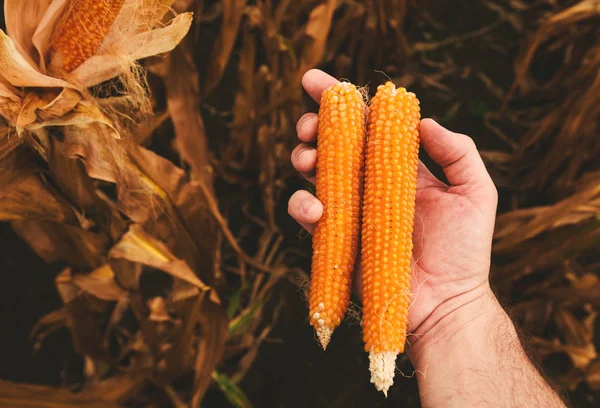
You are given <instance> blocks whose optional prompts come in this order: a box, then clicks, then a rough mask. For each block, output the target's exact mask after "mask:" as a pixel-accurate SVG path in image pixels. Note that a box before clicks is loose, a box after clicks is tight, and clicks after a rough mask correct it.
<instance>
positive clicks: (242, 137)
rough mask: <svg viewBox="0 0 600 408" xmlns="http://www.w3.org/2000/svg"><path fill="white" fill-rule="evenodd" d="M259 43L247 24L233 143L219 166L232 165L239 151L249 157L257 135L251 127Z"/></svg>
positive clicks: (237, 94) (234, 110)
mask: <svg viewBox="0 0 600 408" xmlns="http://www.w3.org/2000/svg"><path fill="white" fill-rule="evenodd" d="M256 49H257V41H256V38H255V37H254V34H253V32H252V29H251V28H250V25H249V24H248V23H246V24H244V27H243V31H242V49H241V51H240V56H239V62H238V68H237V83H238V86H237V89H236V93H235V101H234V104H233V123H232V129H231V134H230V136H229V138H230V141H229V143H227V144H226V145H225V151H224V152H223V153H222V156H221V160H220V164H221V165H222V166H223V165H225V166H230V164H231V163H232V161H233V160H234V158H235V157H236V156H237V154H238V152H239V151H240V150H241V151H242V155H243V158H244V159H243V161H244V162H245V161H246V160H247V158H248V151H249V149H250V143H251V141H252V136H253V135H254V134H255V129H253V126H249V123H251V122H252V121H253V120H254V119H255V116H256V110H257V106H256V104H255V96H254V92H255V88H254V82H255V66H256ZM223 170H224V169H221V171H223Z"/></svg>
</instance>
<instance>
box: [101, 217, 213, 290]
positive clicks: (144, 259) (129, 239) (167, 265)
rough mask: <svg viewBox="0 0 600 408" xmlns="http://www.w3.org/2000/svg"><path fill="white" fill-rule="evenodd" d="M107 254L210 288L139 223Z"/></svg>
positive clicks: (200, 287) (197, 285)
mask: <svg viewBox="0 0 600 408" xmlns="http://www.w3.org/2000/svg"><path fill="white" fill-rule="evenodd" d="M109 256H110V257H111V258H117V259H126V260H128V261H131V262H136V263H141V264H143V265H148V266H151V267H153V268H156V269H160V270H161V271H163V272H165V273H168V274H169V275H171V276H173V277H174V278H178V279H181V280H184V281H186V282H188V283H191V284H192V285H194V286H196V287H197V288H198V289H200V290H201V291H208V290H210V287H209V286H207V285H206V284H205V283H203V282H202V281H201V280H200V279H198V277H197V276H196V274H195V273H194V272H193V271H192V270H191V269H190V267H189V266H188V265H187V264H186V263H185V261H182V260H181V259H177V258H175V256H174V255H173V254H172V253H171V252H170V251H169V249H168V248H167V247H166V245H165V244H163V243H162V242H160V241H159V240H157V239H155V238H153V237H151V236H150V235H148V234H147V233H146V232H145V231H144V230H143V229H142V227H140V226H139V225H132V226H131V227H129V231H127V233H126V234H125V235H123V238H122V239H121V240H120V241H119V242H118V243H117V244H116V245H115V246H113V247H112V249H111V250H110V252H109Z"/></svg>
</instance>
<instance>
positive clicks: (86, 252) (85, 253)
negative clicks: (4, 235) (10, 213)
mask: <svg viewBox="0 0 600 408" xmlns="http://www.w3.org/2000/svg"><path fill="white" fill-rule="evenodd" d="M11 226H12V227H13V229H14V230H15V232H16V233H17V234H18V235H19V236H20V237H21V239H23V240H24V241H25V242H26V243H27V244H28V245H29V246H30V247H31V249H33V250H34V251H35V253H36V254H37V255H38V256H39V257H40V258H42V259H43V260H44V261H46V262H48V263H52V262H56V261H67V262H68V263H69V264H70V265H71V266H74V267H82V268H87V269H92V268H98V267H100V266H102V265H104V263H105V262H104V256H105V254H106V251H107V250H108V245H109V239H108V237H107V236H106V235H104V234H99V233H94V232H91V231H86V230H84V229H81V228H79V227H76V226H70V225H66V224H59V223H55V222H45V221H26V220H23V221H13V222H12V223H11Z"/></svg>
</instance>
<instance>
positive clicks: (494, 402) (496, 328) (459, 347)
mask: <svg viewBox="0 0 600 408" xmlns="http://www.w3.org/2000/svg"><path fill="white" fill-rule="evenodd" d="M461 296H463V297H462V298H461V297H457V298H455V299H452V300H450V301H448V302H445V304H443V305H441V306H440V307H439V308H438V309H436V311H435V312H434V313H433V314H432V315H431V316H430V318H428V319H427V321H426V322H425V323H424V324H423V325H422V327H420V328H419V329H418V330H416V333H415V335H416V336H418V333H419V332H421V333H425V334H424V335H423V337H421V338H420V339H418V340H416V341H415V342H414V344H413V346H411V347H410V348H409V351H408V352H409V356H410V357H411V360H412V362H413V365H414V366H415V369H416V370H417V378H418V382H419V392H420V394H421V402H422V405H423V407H448V406H460V407H463V406H475V405H479V406H500V407H524V406H544V407H564V404H563V402H562V401H561V399H560V398H559V397H558V395H556V393H555V392H554V391H553V390H552V389H551V388H550V386H549V385H548V384H547V383H546V381H544V379H543V378H542V376H541V375H540V374H539V373H538V372H537V370H536V369H535V367H533V365H532V364H531V362H530V361H529V359H528V358H527V356H526V354H525V352H524V350H523V347H522V345H521V343H520V341H519V338H518V335H517V332H516V330H515V327H514V325H513V323H512V322H511V320H510V318H509V317H508V316H507V315H506V313H505V312H504V311H503V310H502V307H501V306H500V305H499V303H498V301H497V300H496V298H495V296H494V295H493V294H492V292H491V290H489V288H488V287H487V286H486V287H485V288H482V290H481V291H479V293H472V294H465V295H461Z"/></svg>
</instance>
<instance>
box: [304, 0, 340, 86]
mask: <svg viewBox="0 0 600 408" xmlns="http://www.w3.org/2000/svg"><path fill="white" fill-rule="evenodd" d="M335 8H336V1H335V0H327V1H326V2H325V3H323V4H319V5H318V6H316V7H315V8H314V9H312V11H311V12H310V15H309V17H308V22H307V23H306V29H305V34H306V44H305V46H304V47H303V48H302V52H301V53H300V59H299V60H300V61H299V62H300V67H299V69H298V79H300V76H301V75H303V74H304V73H305V72H306V71H308V70H309V69H311V68H314V67H315V66H316V65H317V64H318V63H319V62H320V61H321V59H322V58H323V56H324V54H325V44H326V43H327V36H328V35H329V29H330V27H331V21H332V19H333V12H334V10H335Z"/></svg>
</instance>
